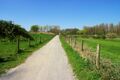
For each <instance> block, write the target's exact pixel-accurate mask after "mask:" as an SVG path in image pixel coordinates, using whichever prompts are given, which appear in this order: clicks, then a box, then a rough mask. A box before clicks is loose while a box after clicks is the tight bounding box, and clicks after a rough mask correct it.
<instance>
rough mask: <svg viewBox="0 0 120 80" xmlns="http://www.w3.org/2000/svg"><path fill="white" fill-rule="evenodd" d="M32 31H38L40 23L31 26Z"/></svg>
mask: <svg viewBox="0 0 120 80" xmlns="http://www.w3.org/2000/svg"><path fill="white" fill-rule="evenodd" d="M31 31H32V32H38V31H39V26H38V25H33V26H31Z"/></svg>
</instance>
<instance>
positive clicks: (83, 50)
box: [81, 40, 84, 51]
mask: <svg viewBox="0 0 120 80" xmlns="http://www.w3.org/2000/svg"><path fill="white" fill-rule="evenodd" d="M83 42H84V41H83V40H81V51H84V49H83Z"/></svg>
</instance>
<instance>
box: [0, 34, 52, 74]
mask: <svg viewBox="0 0 120 80" xmlns="http://www.w3.org/2000/svg"><path fill="white" fill-rule="evenodd" d="M32 36H33V37H36V40H37V41H36V40H35V41H31V45H34V46H32V47H29V46H28V41H20V48H22V49H24V50H23V51H21V52H20V53H19V54H16V43H15V42H0V58H3V59H5V60H4V61H0V74H1V73H3V72H5V71H6V70H8V69H10V68H12V67H15V66H17V65H19V64H21V63H23V62H24V61H25V59H26V58H27V57H28V56H29V55H31V54H32V52H33V51H35V50H37V49H38V48H40V47H42V46H43V45H45V44H46V43H47V42H48V41H50V40H51V39H52V38H53V37H54V35H48V34H32ZM40 36H41V38H42V43H39V39H37V38H39V37H40Z"/></svg>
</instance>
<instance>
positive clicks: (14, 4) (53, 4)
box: [0, 0, 120, 30]
mask: <svg viewBox="0 0 120 80" xmlns="http://www.w3.org/2000/svg"><path fill="white" fill-rule="evenodd" d="M0 19H4V20H12V21H14V22H15V23H18V24H20V25H22V27H24V28H26V29H27V30H29V29H30V26H31V25H34V24H38V25H60V26H61V27H62V28H71V27H72V28H73V27H77V28H83V26H85V25H95V24H100V23H115V24H116V23H118V22H120V0H0Z"/></svg>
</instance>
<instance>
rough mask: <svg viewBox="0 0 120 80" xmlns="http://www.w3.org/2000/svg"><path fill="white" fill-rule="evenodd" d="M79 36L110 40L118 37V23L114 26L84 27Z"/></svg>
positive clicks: (119, 28)
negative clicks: (84, 35)
mask: <svg viewBox="0 0 120 80" xmlns="http://www.w3.org/2000/svg"><path fill="white" fill-rule="evenodd" d="M81 34H86V35H92V36H94V37H102V38H107V37H108V38H110V37H111V38H112V37H117V36H120V23H119V24H117V25H114V24H99V25H95V26H91V27H89V26H86V27H84V29H83V31H82V32H81Z"/></svg>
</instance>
